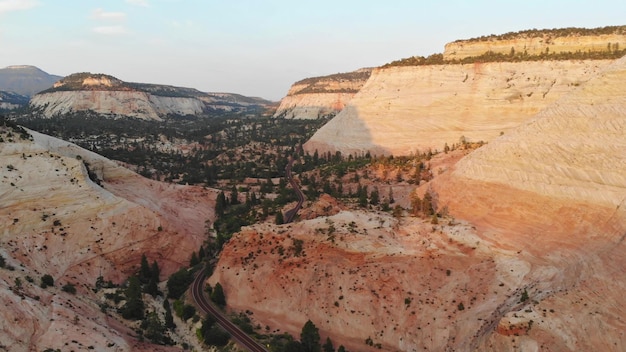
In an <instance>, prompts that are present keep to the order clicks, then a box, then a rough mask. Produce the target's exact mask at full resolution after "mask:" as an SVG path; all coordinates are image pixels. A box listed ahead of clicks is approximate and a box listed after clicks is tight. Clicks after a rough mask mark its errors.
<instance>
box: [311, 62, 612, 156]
mask: <svg viewBox="0 0 626 352" xmlns="http://www.w3.org/2000/svg"><path fill="white" fill-rule="evenodd" d="M611 62H612V61H610V60H597V61H537V62H516V63H508V62H507V63H485V64H466V65H435V66H414V67H391V68H387V69H376V70H375V71H374V72H373V73H372V76H371V77H370V79H369V80H368V81H367V83H366V84H365V85H364V86H363V88H362V89H361V90H360V91H359V93H358V94H357V95H355V97H354V98H353V99H352V100H351V101H350V103H349V104H348V106H346V108H345V109H344V110H343V111H342V112H341V113H339V114H338V115H337V116H336V117H335V118H333V119H332V120H331V121H330V122H329V123H327V124H326V125H325V126H323V127H322V128H321V129H320V130H319V131H317V132H316V133H315V135H313V137H312V138H311V139H310V140H309V141H308V142H307V143H306V144H305V146H304V148H305V150H306V151H308V152H310V153H313V152H314V151H315V150H316V149H317V150H318V151H319V152H326V151H331V152H334V151H337V150H338V151H341V152H342V153H344V154H349V153H364V152H366V151H368V150H369V151H371V152H373V153H374V154H394V155H408V154H410V153H413V152H416V151H420V150H421V151H424V150H427V149H429V148H431V149H438V150H442V149H443V148H444V144H445V143H447V144H448V145H452V144H455V143H458V142H459V140H460V138H462V137H463V138H465V139H466V140H468V141H480V140H482V141H491V140H493V139H494V138H495V137H497V136H499V135H500V134H501V133H503V132H504V133H507V132H508V131H509V130H510V129H511V128H514V127H516V126H518V125H520V124H521V123H523V122H524V121H526V120H528V119H529V118H530V117H532V116H534V115H535V114H536V113H538V112H539V111H540V110H542V109H543V108H545V107H546V106H548V105H549V104H551V103H553V102H554V101H556V100H557V99H558V98H560V97H562V96H563V95H564V94H565V93H568V92H571V91H572V90H574V89H576V87H577V86H579V85H581V84H583V83H584V82H586V81H587V80H589V78H590V77H592V76H594V75H595V74H596V73H598V72H599V71H600V70H602V69H603V68H605V67H606V66H608V65H609V64H610V63H611Z"/></svg>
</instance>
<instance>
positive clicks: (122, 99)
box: [30, 90, 204, 121]
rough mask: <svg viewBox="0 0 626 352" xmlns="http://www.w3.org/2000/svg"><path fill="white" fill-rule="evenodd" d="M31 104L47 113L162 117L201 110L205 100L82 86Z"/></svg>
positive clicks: (38, 98) (39, 97)
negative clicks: (78, 89)
mask: <svg viewBox="0 0 626 352" xmlns="http://www.w3.org/2000/svg"><path fill="white" fill-rule="evenodd" d="M30 106H31V107H33V108H40V109H42V114H43V115H44V116H45V117H52V116H55V115H60V114H67V113H70V112H75V111H85V110H89V111H93V112H96V113H100V114H111V115H124V116H130V117H136V118H140V119H145V120H157V121H159V120H161V116H165V115H167V114H180V115H186V114H192V115H193V114H199V113H201V112H202V111H203V107H204V104H203V103H202V101H200V100H199V99H195V98H185V97H165V96H156V95H151V94H148V93H145V92H139V91H98V90H83V91H59V92H52V93H43V94H37V95H35V96H34V97H33V98H32V99H31V101H30Z"/></svg>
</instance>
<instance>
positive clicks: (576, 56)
mask: <svg viewBox="0 0 626 352" xmlns="http://www.w3.org/2000/svg"><path fill="white" fill-rule="evenodd" d="M603 34H619V35H623V34H626V26H607V27H600V28H591V29H587V28H573V27H571V28H557V29H542V30H537V29H530V30H524V31H519V32H508V33H504V34H500V35H495V34H492V35H487V36H482V37H477V38H472V39H467V40H457V41H455V42H466V43H476V42H483V41H498V40H512V39H524V38H539V37H540V38H546V43H547V44H546V45H547V46H549V44H550V42H551V41H552V40H553V39H555V38H559V37H566V36H596V35H603ZM624 55H626V50H625V49H621V50H620V49H619V46H618V45H617V43H615V44H613V45H612V44H611V43H608V45H607V50H597V51H576V52H561V51H557V52H550V50H549V49H547V50H546V51H545V52H542V53H541V54H536V55H530V54H528V53H526V52H524V51H518V52H516V51H515V49H514V48H511V51H510V52H509V53H495V52H492V51H489V52H485V53H483V54H482V55H479V56H472V57H466V58H463V59H462V60H444V58H443V54H432V55H430V56H428V57H423V56H413V57H409V58H405V59H400V60H396V61H392V62H390V63H388V64H385V65H383V66H382V67H383V68H387V67H393V66H424V65H444V64H472V63H484V62H520V61H542V60H551V61H559V60H611V59H617V58H620V57H622V56H624Z"/></svg>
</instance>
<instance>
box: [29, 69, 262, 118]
mask: <svg viewBox="0 0 626 352" xmlns="http://www.w3.org/2000/svg"><path fill="white" fill-rule="evenodd" d="M273 104H274V103H273V102H270V101H267V100H264V99H261V98H251V97H245V96H242V95H239V94H231V93H205V92H201V91H199V90H197V89H193V88H183V87H174V86H168V85H158V84H147V83H132V82H124V81H122V80H120V79H117V78H115V77H113V76H110V75H106V74H102V73H89V72H81V73H74V74H71V75H69V76H67V77H65V78H63V79H61V80H59V81H58V82H56V83H54V84H53V85H52V86H51V87H50V88H48V89H46V90H44V91H42V92H39V93H38V94H36V95H34V96H33V97H32V99H31V100H30V107H31V109H33V110H35V111H38V112H41V113H42V114H43V116H45V117H52V116H57V115H65V114H69V113H73V112H80V111H91V112H94V113H96V114H102V115H108V116H115V117H122V116H125V117H135V118H140V119H145V120H161V119H162V118H163V117H165V116H168V115H177V116H186V115H195V116H199V115H204V116H215V115H216V114H217V115H219V114H224V113H227V114H241V115H248V114H253V115H254V114H258V113H263V112H265V111H266V110H267V109H269V108H270V107H272V106H273Z"/></svg>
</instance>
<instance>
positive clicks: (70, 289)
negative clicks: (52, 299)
mask: <svg viewBox="0 0 626 352" xmlns="http://www.w3.org/2000/svg"><path fill="white" fill-rule="evenodd" d="M61 289H62V290H63V291H64V292H67V293H71V294H73V295H74V294H76V286H74V284H72V283H69V282H68V283H67V284H65V285H63V287H62V288H61Z"/></svg>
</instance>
